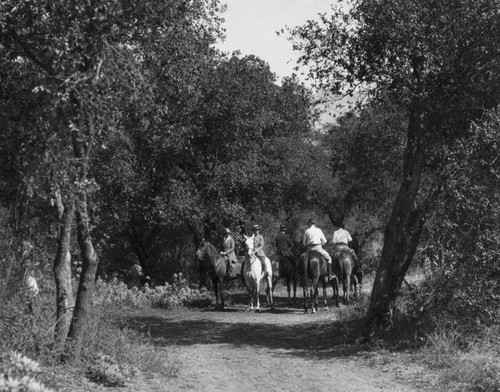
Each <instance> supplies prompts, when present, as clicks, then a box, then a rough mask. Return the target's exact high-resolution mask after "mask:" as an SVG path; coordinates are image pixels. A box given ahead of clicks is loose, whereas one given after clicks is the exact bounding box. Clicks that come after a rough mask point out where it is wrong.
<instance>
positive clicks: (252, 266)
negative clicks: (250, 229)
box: [243, 235, 274, 311]
mask: <svg viewBox="0 0 500 392" xmlns="http://www.w3.org/2000/svg"><path fill="white" fill-rule="evenodd" d="M253 240H254V236H253V235H252V236H251V237H247V236H245V250H246V257H245V265H244V267H243V276H244V278H245V286H246V287H247V290H248V294H249V295H250V302H249V308H250V310H253V309H254V306H255V310H257V311H260V300H259V295H260V283H261V280H262V279H265V281H266V282H267V287H266V296H267V304H268V305H269V306H270V307H273V306H274V304H273V292H272V287H273V283H272V274H273V273H272V267H271V260H269V259H268V258H267V257H266V259H265V263H266V269H267V271H269V274H266V276H264V272H263V270H262V264H261V262H260V260H259V258H258V257H257V256H256V255H255V254H254V252H253V249H254V245H253Z"/></svg>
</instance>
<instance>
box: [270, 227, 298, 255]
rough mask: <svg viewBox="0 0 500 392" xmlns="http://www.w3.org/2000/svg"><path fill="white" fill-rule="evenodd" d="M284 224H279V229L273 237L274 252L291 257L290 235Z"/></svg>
mask: <svg viewBox="0 0 500 392" xmlns="http://www.w3.org/2000/svg"><path fill="white" fill-rule="evenodd" d="M285 230H286V226H285V225H280V231H279V233H278V234H277V235H276V238H275V239H274V245H275V246H276V253H277V254H279V255H281V256H285V257H293V253H292V241H291V239H290V237H289V236H288V235H287V234H286V232H285Z"/></svg>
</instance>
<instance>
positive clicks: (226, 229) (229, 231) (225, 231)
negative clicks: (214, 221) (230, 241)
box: [222, 227, 231, 234]
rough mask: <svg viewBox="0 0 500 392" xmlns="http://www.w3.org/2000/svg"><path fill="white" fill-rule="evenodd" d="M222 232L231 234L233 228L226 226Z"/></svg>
mask: <svg viewBox="0 0 500 392" xmlns="http://www.w3.org/2000/svg"><path fill="white" fill-rule="evenodd" d="M222 233H223V234H231V230H229V229H228V228H227V227H225V228H224V229H223V230H222Z"/></svg>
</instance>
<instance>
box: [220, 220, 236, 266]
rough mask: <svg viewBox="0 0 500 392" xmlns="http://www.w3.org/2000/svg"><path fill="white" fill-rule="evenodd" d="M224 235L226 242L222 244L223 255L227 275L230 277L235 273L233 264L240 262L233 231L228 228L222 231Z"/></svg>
mask: <svg viewBox="0 0 500 392" xmlns="http://www.w3.org/2000/svg"><path fill="white" fill-rule="evenodd" d="M222 235H223V237H224V242H223V243H222V252H220V254H221V255H223V256H224V258H225V260H226V263H227V274H228V275H230V274H231V273H232V272H233V264H234V263H236V262H237V261H238V260H237V258H236V253H235V252H234V239H233V237H231V230H229V229H228V228H227V227H226V228H224V230H222Z"/></svg>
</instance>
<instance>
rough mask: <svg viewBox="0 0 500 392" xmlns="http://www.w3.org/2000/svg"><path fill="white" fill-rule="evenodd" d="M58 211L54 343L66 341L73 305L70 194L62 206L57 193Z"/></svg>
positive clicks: (72, 215) (72, 199)
mask: <svg viewBox="0 0 500 392" xmlns="http://www.w3.org/2000/svg"><path fill="white" fill-rule="evenodd" d="M57 209H58V211H59V222H60V223H59V233H58V239H57V253H56V257H55V260H54V278H55V282H56V309H57V311H56V314H57V319H56V325H55V330H54V339H55V342H56V344H58V345H59V344H61V343H64V342H65V341H66V337H67V335H68V331H69V326H70V323H71V314H72V307H73V285H72V280H71V256H70V251H69V250H70V244H71V228H72V225H73V217H74V215H75V199H74V196H72V197H71V198H70V199H69V201H68V203H67V205H66V207H64V205H63V203H62V200H61V197H60V195H57Z"/></svg>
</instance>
